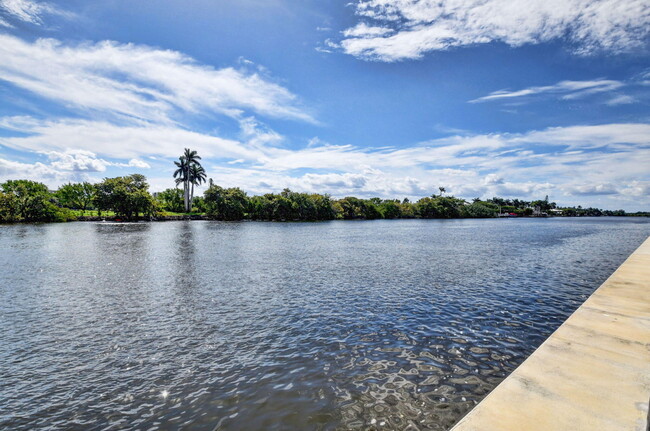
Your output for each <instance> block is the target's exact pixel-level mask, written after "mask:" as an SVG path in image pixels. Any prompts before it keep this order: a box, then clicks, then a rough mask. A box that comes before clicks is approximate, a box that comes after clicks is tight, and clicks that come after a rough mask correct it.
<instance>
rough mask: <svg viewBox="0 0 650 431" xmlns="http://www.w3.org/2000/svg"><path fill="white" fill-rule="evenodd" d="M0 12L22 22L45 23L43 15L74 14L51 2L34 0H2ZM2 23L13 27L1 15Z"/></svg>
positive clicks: (0, 1) (0, 22)
mask: <svg viewBox="0 0 650 431" xmlns="http://www.w3.org/2000/svg"><path fill="white" fill-rule="evenodd" d="M0 13H2V14H3V15H5V17H6V18H11V19H15V20H18V21H21V22H25V23H29V24H33V25H38V26H40V25H43V23H44V22H43V16H45V15H56V16H62V17H65V18H72V17H74V14H73V13H71V12H68V11H65V10H63V9H59V8H56V7H54V6H53V5H52V4H50V3H46V2H37V1H32V0H0ZM0 25H2V26H4V27H10V28H11V27H13V25H12V24H10V23H9V22H8V21H7V20H6V19H2V17H1V16H0Z"/></svg>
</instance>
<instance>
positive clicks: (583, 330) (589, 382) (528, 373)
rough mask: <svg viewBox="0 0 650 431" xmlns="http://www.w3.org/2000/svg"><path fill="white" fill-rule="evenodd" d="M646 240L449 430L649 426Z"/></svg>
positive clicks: (598, 430)
mask: <svg viewBox="0 0 650 431" xmlns="http://www.w3.org/2000/svg"><path fill="white" fill-rule="evenodd" d="M649 403H650V238H648V239H647V240H646V241H645V242H644V243H643V244H642V245H641V246H640V247H639V248H638V249H637V250H636V251H635V252H634V253H633V254H632V255H631V256H630V257H629V258H628V259H627V260H626V261H625V262H624V263H623V264H622V265H621V266H620V267H619V268H618V269H617V270H616V272H614V274H612V275H611V277H609V279H607V281H605V283H603V285H602V286H600V287H599V288H598V290H596V291H595V292H594V293H593V294H592V295H591V296H590V297H589V299H587V300H586V301H585V302H584V304H582V306H580V308H578V309H577V310H576V311H575V313H573V314H572V315H571V316H570V317H569V318H568V319H567V320H566V321H565V322H564V324H562V326H560V328H558V329H557V331H555V332H554V333H553V334H552V335H551V336H550V337H549V338H548V339H547V340H546V341H545V342H544V343H543V344H542V345H541V346H540V347H539V348H538V349H537V350H536V351H535V352H534V353H533V354H532V355H531V356H530V357H529V358H528V359H526V361H525V362H524V363H523V364H521V365H520V366H519V367H518V368H517V369H516V370H515V371H514V372H513V373H512V374H511V375H510V376H508V377H507V378H506V379H505V380H504V381H503V382H501V384H500V385H499V386H497V387H496V389H494V390H493V391H492V392H491V393H490V394H489V395H488V396H487V397H486V398H485V399H484V400H483V401H482V402H481V403H479V404H478V405H477V406H476V407H475V408H474V409H473V410H472V411H470V412H469V413H468V414H467V415H466V416H465V417H464V418H463V419H461V420H460V421H459V422H458V423H457V424H456V426H454V427H453V428H452V431H510V430H512V431H537V430H540V431H541V430H544V431H554V430H572V431H578V430H585V431H587V430H588V431H615V430H621V431H623V430H625V431H632V430H636V431H649V430H650V428H649V425H648V405H649Z"/></svg>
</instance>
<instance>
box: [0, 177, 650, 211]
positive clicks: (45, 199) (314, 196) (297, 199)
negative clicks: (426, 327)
mask: <svg viewBox="0 0 650 431" xmlns="http://www.w3.org/2000/svg"><path fill="white" fill-rule="evenodd" d="M179 185H180V184H179ZM188 189H189V192H188ZM191 195H192V190H191V184H190V187H187V186H184V187H183V189H179V188H170V189H167V190H165V191H163V192H160V193H154V194H151V193H150V192H149V184H148V183H147V180H146V178H145V177H144V176H143V175H140V174H133V175H128V176H124V177H115V178H105V179H104V180H103V181H101V182H99V183H97V184H90V183H88V182H81V183H68V184H64V185H62V186H61V187H59V188H58V189H57V190H55V191H50V190H48V188H47V186H46V185H45V184H42V183H39V182H35V181H29V180H10V181H6V182H4V183H2V184H0V222H14V221H27V222H35V221H41V222H42V221H70V220H77V219H78V218H79V217H80V216H82V215H84V214H86V213H87V211H89V210H93V211H95V214H96V215H97V216H100V217H101V216H104V217H106V216H108V217H114V218H117V219H123V220H135V219H142V218H144V219H155V218H161V217H164V216H168V215H175V214H188V213H190V214H191V213H194V214H201V215H203V216H205V217H206V218H209V219H214V220H268V221H318V220H337V219H343V220H357V219H359V220H372V219H409V218H422V219H433V218H439V219H450V218H490V217H497V216H498V215H499V214H500V213H501V214H504V212H509V213H511V214H517V215H522V216H526V215H532V214H533V211H534V210H535V208H539V209H540V210H549V209H557V208H558V207H557V205H555V204H554V203H552V202H548V199H546V200H539V201H531V202H526V201H519V200H505V199H502V198H498V197H495V198H492V199H487V200H481V199H478V198H476V199H474V200H473V201H471V202H468V201H466V200H464V199H460V198H456V197H454V196H444V195H443V193H442V192H441V193H440V194H437V195H432V196H428V197H424V198H422V199H419V200H418V201H415V202H411V201H409V199H402V200H399V199H381V198H370V199H361V198H357V197H352V196H349V197H345V198H342V199H334V198H332V197H331V196H330V195H327V194H318V193H300V192H294V191H291V190H289V189H284V190H283V191H282V192H280V193H267V194H264V195H258V196H249V195H248V194H247V193H246V192H245V191H243V190H242V189H240V188H238V187H232V188H225V187H221V186H219V185H216V184H214V183H213V182H212V180H210V181H209V186H208V188H207V190H206V191H205V192H204V193H203V196H193V197H192V199H191V200H190V196H191ZM188 210H189V211H188ZM559 210H560V211H561V212H560V213H559V214H558V215H566V216H602V215H615V216H622V215H629V214H626V213H625V211H623V210H618V211H604V210H600V209H596V208H582V207H580V206H578V207H565V208H559ZM635 215H647V214H643V213H638V214H635Z"/></svg>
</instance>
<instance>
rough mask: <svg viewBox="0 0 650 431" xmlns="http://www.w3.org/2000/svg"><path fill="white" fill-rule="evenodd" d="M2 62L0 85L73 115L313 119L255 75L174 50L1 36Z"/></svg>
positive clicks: (284, 93) (279, 88)
mask: <svg viewBox="0 0 650 431" xmlns="http://www.w3.org/2000/svg"><path fill="white" fill-rule="evenodd" d="M0 58H2V61H1V62H0V80H4V81H7V82H10V83H11V84H13V85H15V86H17V87H20V88H23V89H25V90H28V91H30V92H32V93H34V94H36V95H38V96H41V97H44V98H47V99H50V100H53V101H55V102H58V103H61V104H63V105H66V106H68V107H70V108H72V109H77V110H83V111H88V110H90V111H94V112H97V113H103V114H111V115H113V116H120V117H122V118H132V119H138V120H143V121H149V122H158V123H163V122H164V123H173V122H176V121H178V118H179V117H181V116H182V115H183V114H188V113H189V114H195V115H196V114H199V115H205V114H210V113H212V114H219V115H226V116H229V117H232V118H239V117H241V116H242V115H244V114H245V113H246V112H252V113H255V114H258V115H262V116H267V117H274V118H289V119H295V120H301V121H310V122H313V121H314V119H313V117H312V116H311V115H310V114H309V113H307V112H306V111H305V110H304V109H303V108H302V107H301V106H300V103H299V101H298V98H297V97H296V96H295V95H294V94H293V93H291V92H290V91H289V90H287V89H286V88H284V87H282V86H280V85H278V84H276V83H273V82H270V81H268V80H267V79H265V78H263V77H262V76H260V75H259V74H257V73H246V72H244V71H241V70H236V69H234V68H223V69H215V68H213V67H211V66H207V65H202V64H200V63H198V62H196V61H195V60H193V59H192V58H190V57H188V56H186V55H184V54H182V53H179V52H177V51H169V50H161V49H156V48H151V47H148V46H142V45H133V44H119V43H116V42H109V41H105V42H101V43H86V44H79V45H64V44H63V43H61V42H59V41H57V40H54V39H40V40H37V41H36V42H34V43H30V42H26V41H23V40H21V39H19V38H16V37H13V36H10V35H0Z"/></svg>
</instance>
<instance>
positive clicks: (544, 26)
mask: <svg viewBox="0 0 650 431" xmlns="http://www.w3.org/2000/svg"><path fill="white" fill-rule="evenodd" d="M354 7H355V11H356V14H357V15H358V16H359V17H360V18H361V22H360V23H359V24H357V25H356V26H355V27H352V28H350V29H347V30H345V31H344V32H343V33H342V35H343V38H342V40H341V41H340V47H341V48H342V49H343V51H344V52H346V53H347V54H351V55H353V56H355V57H358V58H362V59H370V60H379V61H399V60H405V59H416V58H420V57H422V56H423V55H424V54H425V53H427V52H431V51H440V50H447V49H449V48H453V47H461V46H468V45H475V44H482V43H490V42H502V43H506V44H508V45H510V46H521V45H525V44H538V43H543V42H548V41H552V40H555V39H568V41H569V42H570V43H571V44H572V46H573V49H574V51H575V52H576V53H578V54H591V53H594V52H597V51H606V52H621V51H630V50H633V49H636V48H639V47H642V46H644V45H645V44H646V43H647V36H648V33H649V31H650V25H649V24H650V5H649V4H648V2H647V1H645V0H592V1H585V0H562V1H556V0H552V1H547V0H528V1H510V0H462V1H461V0H357V1H356V2H355V3H354ZM369 29H370V30H369Z"/></svg>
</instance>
